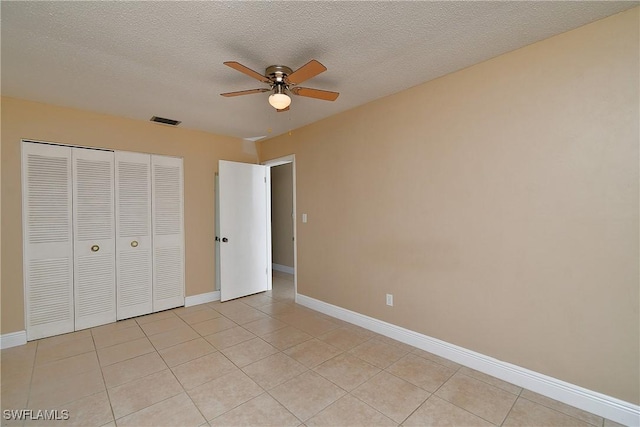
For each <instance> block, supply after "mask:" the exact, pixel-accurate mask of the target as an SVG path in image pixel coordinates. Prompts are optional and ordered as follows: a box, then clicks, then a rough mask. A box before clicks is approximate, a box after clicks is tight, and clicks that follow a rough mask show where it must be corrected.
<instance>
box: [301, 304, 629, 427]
mask: <svg viewBox="0 0 640 427" xmlns="http://www.w3.org/2000/svg"><path fill="white" fill-rule="evenodd" d="M296 302H297V303H298V304H301V305H303V306H305V307H308V308H311V309H313V310H316V311H319V312H321V313H324V314H327V315H329V316H332V317H335V318H337V319H340V320H344V321H345V322H349V323H353V324H354V325H358V326H360V327H363V328H365V329H369V330H371V331H374V332H377V333H379V334H381V335H385V336H387V337H389V338H393V339H395V340H397V341H400V342H403V343H405V344H409V345H412V346H414V347H417V348H419V349H422V350H425V351H428V352H430V353H433V354H436V355H438V356H441V357H445V358H447V359H450V360H453V361H454V362H457V363H459V364H461V365H464V366H467V367H469V368H472V369H475V370H477V371H480V372H484V373H485V374H488V375H492V376H494V377H496V378H500V379H501V380H503V381H507V382H510V383H512V384H515V385H517V386H519V387H523V388H526V389H528V390H531V391H534V392H536V393H539V394H542V395H544V396H547V397H550V398H552V399H555V400H558V401H560V402H563V403H566V404H567V405H571V406H575V407H576V408H580V409H583V410H585V411H588V412H591V413H593V414H596V415H599V416H601V417H604V418H607V419H609V420H612V421H615V422H618V423H622V424H625V425H628V426H635V425H638V423H639V421H640V406H638V405H634V404H632V403H629V402H625V401H623V400H620V399H617V398H615V397H611V396H607V395H605V394H602V393H598V392H595V391H592V390H588V389H586V388H583V387H580V386H577V385H574V384H570V383H568V382H565V381H562V380H559V379H556V378H553V377H550V376H547V375H544V374H540V373H538V372H534V371H531V370H529V369H526V368H522V367H520V366H516V365H512V364H510V363H507V362H503V361H501V360H497V359H494V358H492V357H489V356H485V355H484V354H480V353H477V352H475V351H472V350H468V349H466V348H463V347H459V346H457V345H454V344H450V343H448V342H445V341H442V340H439V339H437V338H432V337H429V336H427V335H423V334H420V333H418V332H414V331H411V330H409V329H405V328H402V327H400V326H396V325H393V324H391V323H387V322H384V321H382V320H378V319H374V318H372V317H369V316H365V315H363V314H360V313H356V312H354V311H351V310H347V309H344V308H342V307H338V306H335V305H332V304H329V303H326V302H323V301H320V300H317V299H314V298H311V297H308V296H306V295H300V294H296Z"/></svg>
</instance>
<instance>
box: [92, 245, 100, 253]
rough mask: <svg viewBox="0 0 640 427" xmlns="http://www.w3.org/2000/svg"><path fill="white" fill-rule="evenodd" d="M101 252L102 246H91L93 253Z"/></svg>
mask: <svg viewBox="0 0 640 427" xmlns="http://www.w3.org/2000/svg"><path fill="white" fill-rule="evenodd" d="M99 250H100V246H98V245H93V246H91V252H98V251H99Z"/></svg>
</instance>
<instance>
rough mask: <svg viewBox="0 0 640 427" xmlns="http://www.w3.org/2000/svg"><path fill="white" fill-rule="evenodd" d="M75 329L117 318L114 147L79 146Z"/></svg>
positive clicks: (75, 158)
mask: <svg viewBox="0 0 640 427" xmlns="http://www.w3.org/2000/svg"><path fill="white" fill-rule="evenodd" d="M72 157H73V184H74V186H73V224H74V227H73V228H74V297H75V318H76V321H75V329H76V330H80V329H86V328H90V327H93V326H97V325H102V324H105V323H110V322H115V321H116V273H115V261H116V257H115V218H114V217H115V215H114V191H113V187H114V172H113V169H114V167H113V164H114V153H113V152H112V151H100V150H88V149H82V148H74V149H73V152H72Z"/></svg>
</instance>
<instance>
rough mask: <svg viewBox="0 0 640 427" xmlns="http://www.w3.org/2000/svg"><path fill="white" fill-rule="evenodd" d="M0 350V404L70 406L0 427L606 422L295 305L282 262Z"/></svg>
mask: <svg viewBox="0 0 640 427" xmlns="http://www.w3.org/2000/svg"><path fill="white" fill-rule="evenodd" d="M1 356H2V358H1V366H2V379H1V384H2V409H3V410H5V409H22V408H29V409H32V410H34V411H35V410H39V409H48V410H52V409H58V410H63V409H65V410H68V413H69V416H70V419H69V420H67V421H58V422H57V423H56V422H45V421H15V420H6V419H4V411H3V419H2V425H25V426H26V425H56V424H57V425H64V426H72V425H73V426H115V425H117V426H142V425H157V426H194V427H197V426H233V425H246V426H251V425H272V426H299V425H306V426H340V425H348V426H357V425H361V426H378V425H379V426H397V425H404V426H425V425H435V426H443V425H459V426H491V425H496V426H500V425H504V426H585V427H589V426H599V427H604V426H606V427H610V426H615V425H616V424H615V423H613V422H610V421H608V420H603V419H602V418H601V417H598V416H596V415H593V414H590V413H587V412H584V411H581V410H579V409H576V408H573V407H570V406H567V405H564V404H562V403H560V402H557V401H554V400H551V399H548V398H546V397H544V396H541V395H538V394H536V393H533V392H531V391H528V390H523V389H521V388H520V387H517V386H515V385H513V384H509V383H506V382H504V381H501V380H498V379H496V378H493V377H490V376H488V375H485V374H482V373H480V372H477V371H474V370H472V369H469V368H466V367H461V366H460V365H457V364H456V363H454V362H451V361H449V360H447V359H443V358H441V357H438V356H436V355H434V354H431V353H427V352H425V351H422V350H419V349H416V348H413V347H410V346H408V345H405V344H402V343H400V342H397V341H394V340H392V339H389V338H387V337H383V336H381V335H377V334H375V333H372V332H370V331H367V330H365V329H362V328H359V327H356V326H354V325H351V324H348V323H345V322H342V321H339V320H337V319H333V318H331V317H328V316H325V315H323V314H321V313H318V312H315V311H312V310H309V309H307V308H304V307H302V306H299V305H296V304H295V303H294V302H293V282H292V277H291V276H290V275H286V274H282V273H276V274H275V275H274V281H273V290H272V291H269V292H266V293H262V294H257V295H252V296H249V297H246V298H242V299H239V300H235V301H230V302H226V303H220V302H215V303H210V304H202V305H199V306H194V307H188V308H178V309H175V310H169V311H164V312H160V313H155V314H151V315H147V316H143V317H139V318H135V319H129V320H125V321H121V322H117V323H113V324H109V325H104V326H100V327H97V328H93V329H91V330H84V331H80V332H75V333H71V334H66V335H60V336H56V337H51V338H46V339H42V340H38V341H33V342H29V343H28V344H27V345H24V346H20V347H14V348H11V349H7V350H3V351H2V353H1ZM33 415H34V416H35V415H37V412H34V413H33ZM59 415H62V413H60V414H59Z"/></svg>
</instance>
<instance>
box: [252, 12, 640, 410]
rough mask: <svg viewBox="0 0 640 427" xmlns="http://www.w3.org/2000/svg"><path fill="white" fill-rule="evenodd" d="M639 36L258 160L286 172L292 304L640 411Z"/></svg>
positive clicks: (532, 49) (615, 38)
mask: <svg viewBox="0 0 640 427" xmlns="http://www.w3.org/2000/svg"><path fill="white" fill-rule="evenodd" d="M638 23H639V9H638V8H635V9H633V10H630V11H627V12H624V13H622V14H619V15H616V16H613V17H610V18H607V19H604V20H601V21H598V22H595V23H593V24H590V25H587V26H584V27H582V28H579V29H576V30H574V31H571V32H568V33H565V34H561V35H559V36H556V37H553V38H550V39H548V40H545V41H542V42H539V43H536V44H533V45H530V46H528V47H525V48H523V49H519V50H516V51H514V52H511V53H508V54H505V55H502V56H499V57H496V58H494V59H491V60H489V61H486V62H484V63H481V64H478V65H475V66H473V67H470V68H467V69H464V70H461V71H459V72H456V73H453V74H450V75H447V76H444V77H442V78H439V79H436V80H434V81H431V82H428V83H425V84H422V85H420V86H417V87H414V88H413V89H411V90H408V91H405V92H402V93H399V94H396V95H392V96H389V97H386V98H383V99H381V100H378V101H376V102H372V103H369V104H367V105H365V106H362V107H360V108H356V109H353V110H350V111H348V112H345V113H342V114H338V115H336V116H333V117H331V118H328V119H326V120H323V121H321V122H317V123H315V124H312V125H309V126H307V127H304V128H301V129H298V130H296V131H294V132H292V134H291V135H283V136H280V137H277V138H274V139H271V140H267V141H264V142H262V143H261V144H259V156H260V160H261V161H265V160H268V159H272V158H277V157H280V156H284V155H288V154H294V153H295V155H296V170H297V176H296V182H297V212H298V218H297V220H298V221H299V222H298V224H297V227H298V228H297V230H298V266H297V267H298V292H300V293H301V294H304V295H308V296H310V297H313V298H317V299H319V300H322V301H326V302H328V303H331V304H335V305H338V306H341V307H344V308H347V309H349V310H354V311H356V312H359V313H363V314H366V315H368V316H372V317H375V318H377V319H382V320H384V321H387V322H391V323H393V324H396V325H400V326H402V327H406V328H409V329H412V330H415V331H418V332H420V333H424V334H426V335H429V336H432V337H436V338H439V339H442V340H444V341H447V342H450V343H453V344H457V345H460V346H462V347H465V348H468V349H471V350H475V351H477V352H480V353H483V354H486V355H489V356H492V357H495V358H497V359H500V360H504V361H507V362H510V363H513V364H516V365H519V366H522V367H525V368H529V369H532V370H534V371H537V372H540V373H544V374H547V375H550V376H552V377H556V378H559V379H562V380H565V381H568V382H570V383H573V384H577V385H580V386H583V387H586V388H588V389H591V390H596V391H599V392H601V393H605V394H607V395H610V396H614V397H617V398H620V399H623V400H625V401H629V402H632V403H635V404H638V403H640V382H639V381H638V380H639V378H640V372H639V363H638V360H640V354H639V348H640V343H639V340H640V326H639V325H640V319H639V305H640V302H639V259H640V253H639V249H638V241H639V240H638V236H639V234H638V233H639V228H638V195H639V191H640V190H639V173H638V169H639V166H638V156H639V150H638V145H639V143H638V140H639V137H638V129H639V119H638V118H639V116H640V111H639V106H638V105H639V84H638V80H639V77H638V76H639V66H638V64H639V62H640V61H639V59H640V58H639V46H638V39H639V37H638ZM345 90H349V88H345ZM338 102H339V100H338ZM302 213H308V218H309V221H308V223H307V224H302V223H301V221H300V215H301V214H302ZM386 293H392V294H394V302H395V306H394V307H387V306H385V294H386Z"/></svg>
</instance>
